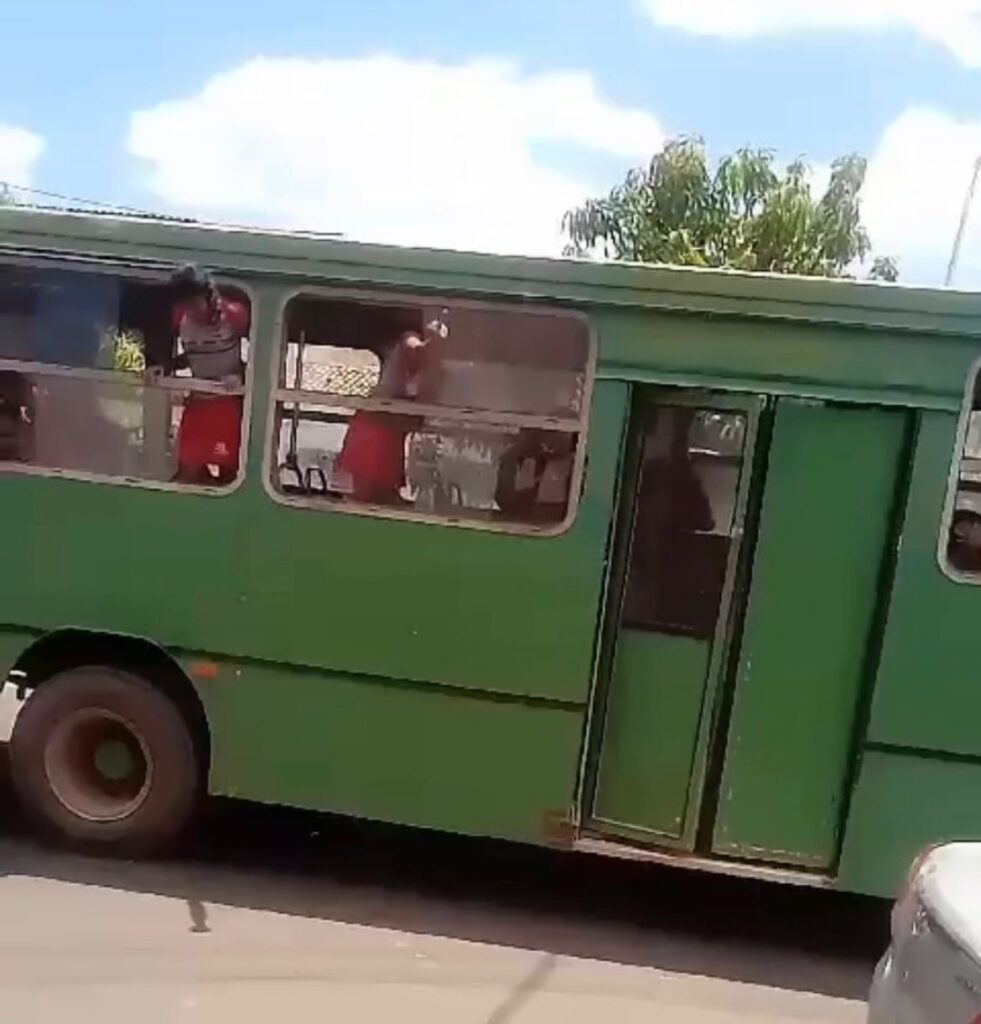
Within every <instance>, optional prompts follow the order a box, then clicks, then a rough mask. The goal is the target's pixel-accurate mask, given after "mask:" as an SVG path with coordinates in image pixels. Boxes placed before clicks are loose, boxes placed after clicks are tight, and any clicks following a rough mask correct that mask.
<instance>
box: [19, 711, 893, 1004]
mask: <svg viewBox="0 0 981 1024" xmlns="http://www.w3.org/2000/svg"><path fill="white" fill-rule="evenodd" d="M4 707H6V708H7V711H8V714H7V717H8V718H9V710H10V705H9V702H6V701H0V739H2V738H3V737H4V735H5V731H4V728H3V719H4ZM3 753H4V752H3V751H2V750H0V910H2V916H3V924H4V927H3V929H2V930H0V1020H3V1021H6V1020H10V1021H18V1022H20V1021H24V1022H31V1024H50V1022H56V1021H62V1020H64V1021H69V1020H70V1021H72V1022H73V1024H87V1022H88V1021H93V1022H94V1021H98V1022H99V1024H106V1022H113V1021H117V1020H119V1021H123V1020H125V1021H127V1022H130V1021H134V1020H136V1021H139V1024H156V1022H158V1021H159V1022H171V1021H181V1022H199V1021H201V1022H203V1021H207V1022H209V1024H210V1022H226V1021H227V1022H230V1021H234V1022H236V1024H251V1022H253V1021H255V1022H259V1021H262V1022H269V1021H272V1020H276V1019H277V1018H278V1019H281V1020H283V1021H284V1022H285V1021H289V1022H290V1024H295V1022H299V1021H306V1020H317V1021H322V1020H324V1019H330V1020H336V1021H343V1022H348V1021H351V1022H359V1024H360V1022H365V1024H375V1022H380V1021H386V1022H387V1021H399V1022H419V1024H442V1022H446V1024H552V1022H556V1024H557V1022H562V1024H578V1022H580V1021H582V1022H586V1021H590V1022H598V1021H600V1022H603V1024H606V1022H607V1021H609V1022H610V1024H613V1022H616V1024H621V1022H622V1024H634V1022H638V1024H639V1022H644V1024H650V1022H655V1021H665V1022H671V1024H715V1022H722V1021H734V1022H737V1024H770V1022H777V1021H782V1022H798V1021H800V1022H805V1021H806V1022H812V1024H818V1022H859V1021H862V1020H864V1016H865V1010H864V999H865V993H866V991H867V987H868V983H869V980H870V977H871V973H872V969H873V965H874V962H875V960H876V958H877V957H878V955H879V953H880V952H881V950H882V948H883V947H884V944H885V942H886V938H887V919H888V907H887V906H886V905H885V904H883V903H880V902H877V901H871V900H864V899H860V898H856V897H850V896H843V895H841V894H836V893H831V892H823V891H812V890H799V889H791V888H786V887H781V886H775V885H773V884H767V883H754V882H747V881H743V880H738V879H731V878H725V877H716V876H707V875H700V874H695V873H689V872H682V871H678V870H671V869H663V868H654V867H651V866H649V865H641V864H632V863H627V862H614V861H609V860H606V859H602V858H594V857H586V856H583V855H571V854H562V853H553V852H549V851H542V850H535V849H526V848H523V847H518V846H513V845H511V844H501V843H490V842H477V841H473V840H465V839H459V838H455V837H447V836H437V835H432V834H428V833H423V832H418V831H412V830H404V829H395V828H388V827H383V826H378V825H365V824H359V823H355V822H350V821H346V820H343V819H336V818H330V817H326V816H322V815H312V814H306V813H300V812H295V811H287V810H281V809H275V808H263V807H259V806H255V805H249V804H243V803H235V802H220V801H216V802H214V803H212V804H211V805H210V806H209V807H208V808H207V810H206V813H205V814H204V816H203V817H202V820H201V821H200V822H199V823H198V824H197V826H196V828H195V829H194V832H193V834H192V836H191V837H190V839H189V842H188V846H187V849H186V851H185V852H184V855H183V857H182V858H181V859H180V860H175V861H172V862H167V863H142V864H134V863H119V862H109V861H96V860H91V859H87V858H82V857H77V856H74V855H69V854H64V853H60V852H55V851H51V850H47V849H44V848H42V847H40V846H39V845H37V844H36V843H35V842H34V841H33V839H32V838H31V837H30V836H29V835H28V834H27V833H26V832H25V830H24V828H23V825H22V823H21V821H20V818H19V816H18V815H17V813H16V810H15V808H14V806H13V802H12V799H11V795H10V792H9V780H8V779H7V778H6V774H5V772H4V771H3V770H2V769H3V767H4V757H3Z"/></svg>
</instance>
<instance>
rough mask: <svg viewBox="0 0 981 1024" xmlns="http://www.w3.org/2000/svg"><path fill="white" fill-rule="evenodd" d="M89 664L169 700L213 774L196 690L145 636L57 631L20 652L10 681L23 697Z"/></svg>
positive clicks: (205, 723) (170, 657) (177, 665)
mask: <svg viewBox="0 0 981 1024" xmlns="http://www.w3.org/2000/svg"><path fill="white" fill-rule="evenodd" d="M87 665H106V666H108V667H110V668H117V669H122V670H124V671H127V672H131V673H132V674H134V675H137V676H140V677H141V678H143V679H145V680H146V681H147V682H148V683H150V684H151V685H152V686H154V687H155V688H156V689H158V690H159V691H160V692H161V693H163V694H164V695H165V696H166V697H168V698H169V699H170V700H171V701H172V702H173V704H174V705H175V706H176V707H177V709H178V711H179V712H180V713H181V715H182V716H183V718H184V720H185V722H186V723H187V726H188V728H189V729H190V730H191V736H192V737H193V739H194V745H195V749H196V752H197V755H198V758H199V763H200V765H201V768H202V770H203V771H204V772H205V773H207V772H208V771H209V766H210V764H211V730H210V728H209V726H208V718H207V715H206V713H205V710H204V704H203V703H202V702H201V698H200V696H199V694H198V691H197V689H196V688H195V686H194V683H193V682H192V681H191V679H190V677H189V676H188V674H187V673H186V672H185V671H184V669H183V668H182V667H181V665H180V663H179V662H178V661H177V660H176V659H175V658H174V657H173V655H171V654H170V653H169V652H168V651H166V650H165V649H164V648H163V647H161V646H160V645H159V644H157V643H155V642H154V641H152V640H148V639H147V638H146V637H140V636H131V635H129V634H124V633H107V632H103V631H99V630H88V629H79V628H74V627H66V628H62V629H55V630H52V631H51V632H49V633H45V634H43V635H42V636H39V637H38V638H37V639H36V640H34V641H33V643H31V644H30V645H29V646H28V647H27V648H25V649H24V650H23V651H22V652H21V654H20V656H19V657H18V658H17V660H16V661H15V662H14V664H13V666H12V667H11V669H10V673H9V676H8V678H9V679H10V680H11V682H13V683H14V684H15V685H16V686H17V688H18V691H19V692H21V693H24V692H32V691H34V690H37V689H38V688H39V687H42V686H44V684H45V683H46V682H47V681H48V680H49V679H51V678H53V677H54V676H56V675H59V674H60V673H62V672H67V671H69V670H70V669H73V668H82V667H84V666H87Z"/></svg>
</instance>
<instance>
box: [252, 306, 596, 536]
mask: <svg viewBox="0 0 981 1024" xmlns="http://www.w3.org/2000/svg"><path fill="white" fill-rule="evenodd" d="M284 324H285V328H284V330H285V336H284V338H283V342H282V351H281V357H280V365H279V382H278V383H279V386H278V389H277V392H276V412H275V425H274V434H273V441H272V444H273V450H272V452H271V456H270V462H271V480H270V482H271V484H272V487H273V489H274V491H275V493H277V494H278V495H279V496H281V497H282V498H284V499H285V500H287V501H290V502H293V503H299V504H304V505H308V506H309V505H314V506H318V507H324V508H327V507H333V508H337V509H341V510H344V511H361V512H372V511H375V512H377V511H385V512H387V513H388V514H391V513H392V512H397V513H398V514H402V515H409V516H412V515H414V514H423V515H426V516H430V517H432V516H435V517H439V518H441V519H444V520H447V521H452V522H459V523H471V524H483V525H486V526H492V527H493V526H500V527H504V528H511V529H514V528H517V529H521V530H527V531H528V532H538V531H543V530H555V529H556V528H558V527H559V526H560V525H561V524H563V523H564V522H567V521H568V520H569V518H570V517H571V513H572V511H573V504H574V499H575V496H576V488H575V484H574V481H575V480H576V479H577V477H578V474H579V473H580V472H581V461H582V452H581V445H580V438H581V434H582V427H583V422H584V420H585V415H586V391H587V380H588V368H589V359H590V340H589V332H588V330H587V328H586V325H585V324H584V323H583V322H582V320H580V319H579V318H578V317H575V316H570V315H561V314H553V313H543V312H538V311H528V310H523V309H522V310H514V309H508V308H502V309H497V308H492V307H487V306H480V307H476V306H470V305H466V304H461V303H452V302H451V303H437V302H418V303H413V302H411V301H409V300H403V301H400V302H398V303H381V302H374V301H367V300H361V299H350V298H326V297H322V296H311V295H301V296H298V297H296V298H294V299H293V300H292V301H291V302H290V303H289V304H288V306H287V308H286V313H285V316H284Z"/></svg>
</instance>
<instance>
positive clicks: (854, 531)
mask: <svg viewBox="0 0 981 1024" xmlns="http://www.w3.org/2000/svg"><path fill="white" fill-rule="evenodd" d="M909 426H910V422H909V416H908V414H907V413H906V412H905V411H903V410H897V409H885V408H877V407H869V406H857V405H843V404H837V403H827V402H820V401H808V400H802V399H793V398H775V399H763V398H758V397H755V396H746V397H736V396H721V395H712V394H700V395H697V394H684V393H673V392H667V391H661V392H658V393H655V394H653V395H651V396H649V397H648V396H641V400H640V402H639V403H638V405H637V407H636V409H635V412H634V417H633V422H632V428H631V444H630V455H629V456H628V459H627V462H626V469H625V472H626V477H625V479H624V483H623V488H624V489H623V501H622V506H623V515H622V518H621V521H620V524H619V530H620V535H619V540H618V548H619V554H618V558H617V561H618V563H619V564H618V569H617V571H616V573H615V574H614V578H615V580H616V581H618V582H617V585H616V586H615V587H614V590H615V591H616V597H615V599H614V600H613V602H612V606H611V613H610V622H611V628H610V630H609V633H608V637H607V639H608V650H607V652H606V659H605V661H606V669H605V672H606V674H605V677H604V678H605V680H606V685H605V688H604V687H601V688H600V690H599V691H598V692H599V706H600V708H601V711H600V712H599V713H598V714H597V715H596V723H597V724H596V734H597V737H598V739H597V741H596V745H595V747H594V751H595V755H594V758H593V762H592V764H593V771H594V774H593V778H592V785H591V788H590V790H588V791H587V794H586V808H587V810H588V813H586V814H584V816H583V817H584V827H585V830H586V831H587V832H588V833H592V834H593V835H596V834H599V835H600V836H603V837H605V838H608V839H620V840H625V841H627V842H633V843H637V844H642V845H650V846H655V847H663V848H667V849H676V850H681V851H692V850H695V851H697V852H698V853H699V854H701V855H703V856H712V855H714V856H717V857H724V858H733V859H736V860H743V861H754V862H765V863H768V864H774V865H786V866H788V867H791V866H792V867H795V868H798V869H805V870H815V871H824V872H826V871H830V870H832V869H833V866H834V864H835V862H836V859H837V855H838V848H839V844H840V834H841V828H842V824H843V818H844V814H845V811H846V810H847V806H846V805H847V793H848V788H849V785H850V781H851V777H852V773H853V770H854V765H853V763H852V761H853V752H854V749H855V741H856V730H857V728H858V726H859V723H860V721H861V715H862V709H863V700H864V694H865V693H866V692H867V689H868V687H869V685H870V680H871V673H872V672H873V671H874V655H875V651H876V649H877V633H878V631H879V630H880V629H881V613H882V611H883V609H884V604H883V602H884V601H885V600H886V597H887V592H888V573H889V566H890V561H891V552H892V550H893V549H894V546H895V541H896V529H897V526H898V524H897V508H898V507H899V506H898V504H897V502H899V500H900V498H901V493H900V492H901V490H902V480H901V476H902V474H901V472H900V467H901V465H902V463H903V459H904V457H905V455H906V444H907V443H908V435H909Z"/></svg>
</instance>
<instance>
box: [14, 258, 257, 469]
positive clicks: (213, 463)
mask: <svg viewBox="0 0 981 1024" xmlns="http://www.w3.org/2000/svg"><path fill="white" fill-rule="evenodd" d="M249 315H250V314H249V304H248V300H247V298H246V297H245V296H244V295H243V294H242V293H240V292H238V291H237V290H235V289H228V290H225V289H221V290H220V291H219V290H217V289H215V290H214V301H213V303H212V308H211V309H210V310H209V312H208V313H207V316H205V314H204V313H203V312H202V313H201V314H200V315H198V313H196V312H194V311H193V310H192V308H191V304H189V303H188V302H186V301H184V300H181V299H180V298H178V297H177V296H176V295H175V291H174V288H173V286H172V283H171V281H170V280H169V279H168V278H167V277H166V276H164V275H161V276H159V277H150V276H146V277H143V276H136V275H130V274H113V273H109V272H95V271H92V270H89V269H82V268H76V267H71V266H67V267H66V266H62V265H59V266H37V265H22V264H0V472H2V471H5V470H6V471H22V470H24V469H25V468H27V469H33V470H34V471H42V472H43V471H47V472H56V473H65V474H68V475H80V476H96V477H100V478H106V479H114V480H123V481H127V482H154V483H174V484H177V485H180V484H190V485H204V486H211V487H219V486H223V485H227V484H229V483H231V482H232V481H233V480H234V479H236V477H237V475H238V469H239V465H238V463H239V451H240V445H241V422H242V397H241V396H242V392H243V379H244V378H243V373H244V359H245V356H246V346H247V336H248V331H249ZM222 346H223V347H224V348H225V349H227V351H228V352H230V353H231V362H234V364H235V366H236V367H237V368H238V369H237V372H236V373H235V374H228V375H224V376H221V377H218V376H216V375H215V373H214V372H212V370H213V369H214V367H213V366H212V365H211V363H210V362H208V361H207V360H201V359H200V358H197V357H198V356H199V354H200V353H201V352H206V353H207V352H211V351H214V350H216V349H217V348H218V347H222ZM189 347H190V348H191V351H188V348H189ZM226 361H228V360H226ZM195 452H196V453H197V454H196V455H195V454H194V453H195ZM191 456H193V459H191ZM194 460H196V461H194ZM192 462H193V465H192Z"/></svg>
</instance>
